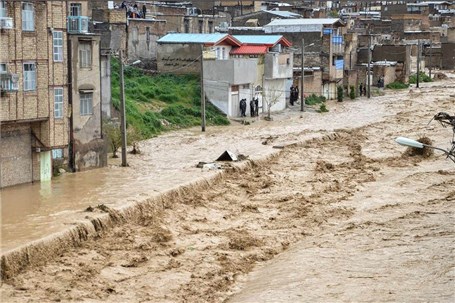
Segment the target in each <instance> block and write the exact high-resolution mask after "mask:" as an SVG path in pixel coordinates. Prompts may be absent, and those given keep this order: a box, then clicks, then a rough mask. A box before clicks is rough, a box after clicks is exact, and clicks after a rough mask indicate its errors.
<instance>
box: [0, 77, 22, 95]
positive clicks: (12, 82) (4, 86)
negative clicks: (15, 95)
mask: <svg viewBox="0 0 455 303" xmlns="http://www.w3.org/2000/svg"><path fill="white" fill-rule="evenodd" d="M18 80H19V75H17V74H11V73H1V74H0V90H1V91H2V92H13V91H17V90H18V89H19V81H18Z"/></svg>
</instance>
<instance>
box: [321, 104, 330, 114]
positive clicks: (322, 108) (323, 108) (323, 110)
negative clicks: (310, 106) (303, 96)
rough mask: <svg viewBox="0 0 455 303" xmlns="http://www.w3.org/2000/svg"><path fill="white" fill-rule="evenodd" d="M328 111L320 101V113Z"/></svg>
mask: <svg viewBox="0 0 455 303" xmlns="http://www.w3.org/2000/svg"><path fill="white" fill-rule="evenodd" d="M328 111H329V110H328V109H327V106H326V105H325V103H322V104H321V106H319V112H320V113H326V112H328Z"/></svg>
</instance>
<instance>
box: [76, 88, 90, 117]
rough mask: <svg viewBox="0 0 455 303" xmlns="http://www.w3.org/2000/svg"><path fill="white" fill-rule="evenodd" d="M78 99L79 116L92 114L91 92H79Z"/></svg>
mask: <svg viewBox="0 0 455 303" xmlns="http://www.w3.org/2000/svg"><path fill="white" fill-rule="evenodd" d="M79 100H80V109H79V113H80V115H81V116H91V115H93V93H82V92H80V93H79ZM87 103H88V104H87Z"/></svg>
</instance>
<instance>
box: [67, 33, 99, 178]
mask: <svg viewBox="0 0 455 303" xmlns="http://www.w3.org/2000/svg"><path fill="white" fill-rule="evenodd" d="M69 39H70V40H71V52H72V54H73V57H72V61H71V63H72V64H71V65H72V73H71V77H72V82H73V83H75V85H74V84H73V86H72V88H73V91H72V121H73V125H72V133H73V137H74V140H73V142H72V148H73V163H72V165H73V169H75V170H76V171H83V170H86V169H90V168H95V167H102V166H106V165H107V151H106V144H105V142H104V139H103V137H102V131H101V123H102V121H101V119H102V114H101V90H100V86H101V83H100V81H101V80H100V67H99V64H100V51H99V44H100V37H99V36H79V35H70V36H69ZM82 42H84V43H91V47H92V66H91V67H90V68H81V67H80V58H79V45H80V44H81V43H82ZM83 91H86V92H91V93H92V100H93V110H92V114H91V115H81V99H80V96H81V92H83Z"/></svg>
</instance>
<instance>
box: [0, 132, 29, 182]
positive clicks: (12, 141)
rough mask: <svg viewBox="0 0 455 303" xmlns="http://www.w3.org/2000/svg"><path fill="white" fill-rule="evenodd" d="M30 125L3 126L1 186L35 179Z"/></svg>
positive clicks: (0, 161) (0, 156) (0, 168)
mask: <svg viewBox="0 0 455 303" xmlns="http://www.w3.org/2000/svg"><path fill="white" fill-rule="evenodd" d="M31 142H32V139H31V132H30V125H28V124H25V125H16V126H2V132H1V137H0V188H2V187H7V186H11V185H16V184H21V183H27V182H32V181H33V174H32V171H33V165H32V149H31Z"/></svg>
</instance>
